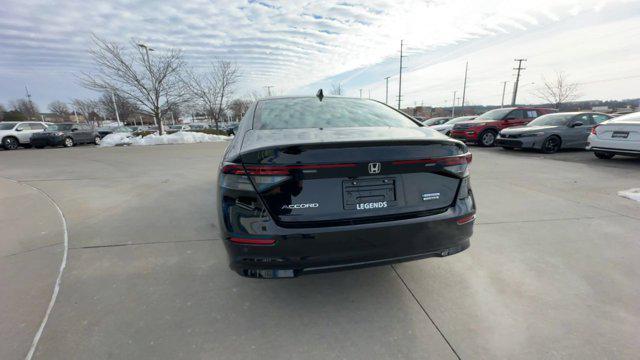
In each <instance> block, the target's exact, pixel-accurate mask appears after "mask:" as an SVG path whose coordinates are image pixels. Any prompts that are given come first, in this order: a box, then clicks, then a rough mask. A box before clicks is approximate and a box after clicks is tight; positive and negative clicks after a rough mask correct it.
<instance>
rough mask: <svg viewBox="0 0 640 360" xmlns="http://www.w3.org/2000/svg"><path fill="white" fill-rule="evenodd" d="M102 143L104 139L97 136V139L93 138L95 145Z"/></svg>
mask: <svg viewBox="0 0 640 360" xmlns="http://www.w3.org/2000/svg"><path fill="white" fill-rule="evenodd" d="M100 142H102V138H101V137H100V136H96V137H95V138H93V143H94V144H96V145H100Z"/></svg>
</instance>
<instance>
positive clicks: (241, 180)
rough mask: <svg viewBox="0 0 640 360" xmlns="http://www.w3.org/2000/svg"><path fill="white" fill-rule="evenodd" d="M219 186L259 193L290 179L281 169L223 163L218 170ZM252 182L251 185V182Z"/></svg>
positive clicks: (287, 173)
mask: <svg viewBox="0 0 640 360" xmlns="http://www.w3.org/2000/svg"><path fill="white" fill-rule="evenodd" d="M220 176H222V181H221V186H222V187H225V188H228V189H234V190H242V191H255V190H258V191H259V192H261V191H265V190H268V189H269V188H271V187H273V186H275V185H278V184H280V183H282V182H284V181H286V180H288V179H289V178H290V176H289V171H288V170H287V169H284V168H281V167H275V166H274V167H267V166H246V167H245V166H243V165H241V164H235V163H224V164H222V167H221V169H220ZM249 176H251V180H253V185H255V189H254V187H253V185H252V184H251V180H250V179H249Z"/></svg>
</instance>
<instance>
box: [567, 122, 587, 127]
mask: <svg viewBox="0 0 640 360" xmlns="http://www.w3.org/2000/svg"><path fill="white" fill-rule="evenodd" d="M582 125H584V124H583V123H582V122H580V121H576V122H574V123H573V124H571V126H570V127H572V128H573V127H577V126H582Z"/></svg>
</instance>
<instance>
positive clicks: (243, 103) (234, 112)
mask: <svg viewBox="0 0 640 360" xmlns="http://www.w3.org/2000/svg"><path fill="white" fill-rule="evenodd" d="M251 103H252V101H251V100H246V99H235V100H233V101H231V102H230V103H229V111H231V118H232V119H233V120H235V121H239V120H240V119H242V117H243V116H244V114H245V113H246V112H247V110H249V106H250V105H251Z"/></svg>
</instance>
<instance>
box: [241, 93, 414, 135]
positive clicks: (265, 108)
mask: <svg viewBox="0 0 640 360" xmlns="http://www.w3.org/2000/svg"><path fill="white" fill-rule="evenodd" d="M373 126H385V127H418V126H419V125H418V124H416V123H415V122H413V121H412V120H410V119H409V118H407V117H406V116H404V115H402V114H400V113H399V112H397V111H395V110H393V109H391V108H389V107H388V106H386V105H383V104H381V103H378V102H376V101H371V100H365V99H345V98H324V100H323V101H319V100H318V99H317V98H315V97H308V98H285V99H272V100H266V101H260V102H259V103H258V107H257V109H256V114H255V117H254V122H253V128H254V129H258V130H270V129H306V128H337V127H373Z"/></svg>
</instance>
